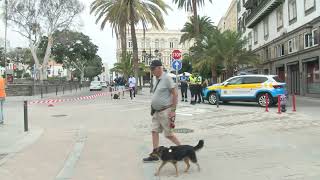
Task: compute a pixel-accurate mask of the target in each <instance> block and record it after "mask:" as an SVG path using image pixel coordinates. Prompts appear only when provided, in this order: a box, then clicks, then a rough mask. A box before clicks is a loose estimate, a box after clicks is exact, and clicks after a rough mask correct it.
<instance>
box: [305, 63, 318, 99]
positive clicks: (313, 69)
mask: <svg viewBox="0 0 320 180" xmlns="http://www.w3.org/2000/svg"><path fill="white" fill-rule="evenodd" d="M303 67H304V84H305V93H306V94H307V95H320V70H319V57H316V58H310V59H307V60H304V61H303Z"/></svg>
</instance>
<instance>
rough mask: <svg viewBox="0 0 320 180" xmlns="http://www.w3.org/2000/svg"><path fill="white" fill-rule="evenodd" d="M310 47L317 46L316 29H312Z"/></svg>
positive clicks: (317, 35) (317, 33)
mask: <svg viewBox="0 0 320 180" xmlns="http://www.w3.org/2000/svg"><path fill="white" fill-rule="evenodd" d="M312 38H313V39H312V45H313V46H317V45H319V31H318V29H314V30H313V31H312Z"/></svg>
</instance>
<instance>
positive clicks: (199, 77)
mask: <svg viewBox="0 0 320 180" xmlns="http://www.w3.org/2000/svg"><path fill="white" fill-rule="evenodd" d="M201 82H202V78H201V76H198V77H197V78H196V83H197V84H201Z"/></svg>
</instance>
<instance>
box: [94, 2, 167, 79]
mask: <svg viewBox="0 0 320 180" xmlns="http://www.w3.org/2000/svg"><path fill="white" fill-rule="evenodd" d="M96 1H99V2H101V1H103V2H106V3H105V6H102V7H97V8H96V11H99V12H101V13H100V14H99V17H100V16H105V17H106V18H105V20H106V21H110V22H111V24H113V25H112V27H118V28H119V29H120V27H124V24H125V25H126V26H127V25H128V26H129V27H130V32H131V39H132V48H133V65H134V74H135V78H136V79H138V75H139V59H138V44H137V37H136V29H135V26H136V25H137V24H139V23H141V24H142V27H143V29H144V30H146V28H147V26H148V24H149V23H150V24H151V25H152V26H155V28H156V29H163V28H164V23H165V22H164V19H163V15H162V13H166V14H167V9H168V8H169V9H170V7H169V6H168V5H167V4H166V3H165V2H164V1H163V0H144V1H139V0H96ZM99 17H98V18H99Z"/></svg>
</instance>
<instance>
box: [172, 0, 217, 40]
mask: <svg viewBox="0 0 320 180" xmlns="http://www.w3.org/2000/svg"><path fill="white" fill-rule="evenodd" d="M173 2H174V3H175V4H177V5H178V8H179V9H182V8H184V9H185V10H186V11H192V12H193V17H198V9H197V8H198V7H201V6H203V5H204V4H205V3H204V2H205V0H173ZM209 2H210V3H212V0H209ZM193 23H194V32H195V37H196V42H197V43H198V42H199V36H200V28H199V21H198V18H194V22H193Z"/></svg>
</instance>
